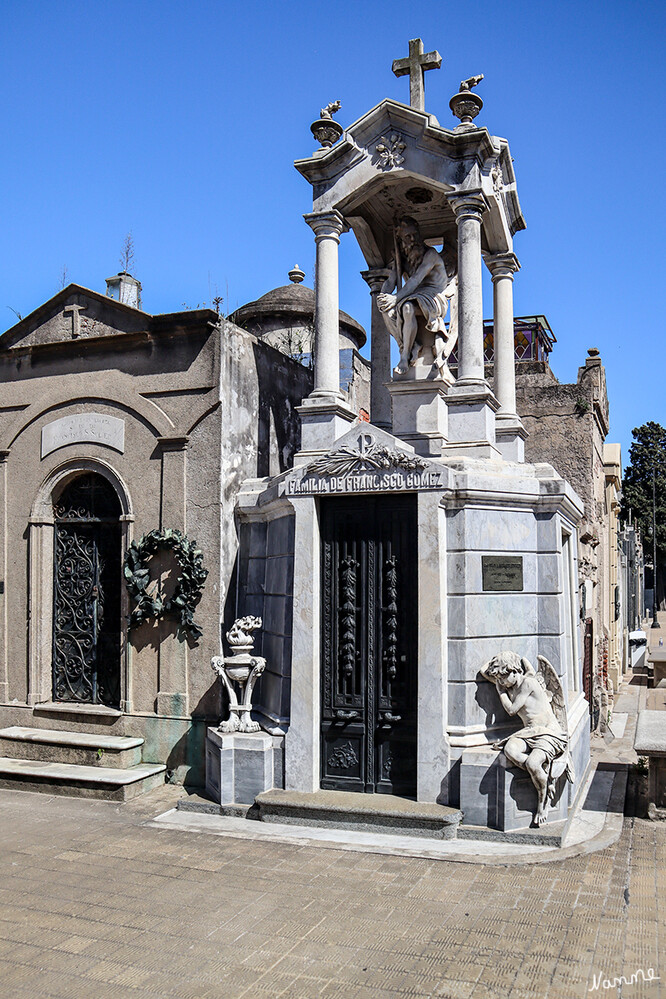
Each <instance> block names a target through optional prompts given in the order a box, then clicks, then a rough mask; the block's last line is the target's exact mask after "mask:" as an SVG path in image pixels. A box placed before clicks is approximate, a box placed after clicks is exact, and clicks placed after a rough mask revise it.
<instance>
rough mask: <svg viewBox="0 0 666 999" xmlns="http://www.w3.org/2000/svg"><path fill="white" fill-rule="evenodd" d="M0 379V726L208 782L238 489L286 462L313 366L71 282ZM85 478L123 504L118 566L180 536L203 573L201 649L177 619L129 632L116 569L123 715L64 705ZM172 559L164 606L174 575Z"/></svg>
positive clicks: (196, 318) (16, 344)
mask: <svg viewBox="0 0 666 999" xmlns="http://www.w3.org/2000/svg"><path fill="white" fill-rule="evenodd" d="M0 382H1V383H2V400H1V404H0V449H1V461H0V518H1V519H0V537H1V538H2V544H1V545H0V559H1V560H2V565H1V567H0V578H2V580H3V581H4V595H3V596H2V597H0V600H2V606H1V613H0V697H1V701H2V703H1V704H0V725H4V726H7V725H21V726H32V727H42V728H50V729H64V728H67V729H70V730H71V729H72V727H77V726H78V727H79V728H80V729H81V730H82V731H85V732H98V731H104V732H106V733H108V734H114V735H131V736H141V737H143V738H144V739H145V740H146V741H145V746H144V753H143V759H144V761H153V762H161V763H166V765H167V767H168V768H169V770H171V771H175V772H176V776H177V779H180V780H189V781H190V782H192V783H194V784H201V783H202V773H201V770H202V766H203V759H204V752H203V740H204V734H205V729H206V726H207V725H209V724H211V723H212V722H215V723H216V722H217V721H219V717H220V690H219V684H218V682H217V680H216V678H215V676H214V675H213V674H212V672H211V669H210V660H211V657H212V656H213V655H218V654H219V652H220V640H221V635H220V628H221V625H222V623H223V622H224V621H225V617H226V619H227V621H230V620H232V619H233V616H234V613H235V589H234V586H235V582H234V579H235V577H234V564H235V559H236V551H237V544H238V542H237V529H236V525H235V521H234V506H235V501H236V496H237V494H238V492H239V489H240V486H241V483H242V482H244V481H245V480H246V479H247V478H248V477H256V476H267V475H275V474H278V473H279V472H281V471H283V470H284V469H286V468H287V467H289V466H290V464H291V459H292V455H293V453H294V451H295V450H296V449H297V448H298V445H299V440H300V421H299V419H298V415H297V413H296V410H295V407H296V406H298V405H299V404H300V402H301V400H302V398H303V396H305V395H306V394H307V393H308V391H309V390H310V388H311V384H312V378H311V374H310V372H308V371H307V370H306V369H305V368H304V367H303V366H302V365H300V364H298V363H296V362H295V361H293V360H291V359H290V358H288V357H285V356H284V355H283V354H281V353H280V352H279V351H277V350H275V349H274V348H273V347H271V346H269V345H268V344H265V343H262V342H261V341H259V340H257V338H256V337H254V336H253V335H252V334H250V333H248V332H246V331H244V330H241V329H240V328H239V327H237V326H235V325H234V324H233V323H231V322H229V321H227V320H225V319H223V318H221V317H220V316H218V315H217V314H216V313H215V312H213V311H211V310H208V309H200V310H196V311H192V312H183V313H176V314H172V315H161V316H151V315H148V314H146V313H144V312H141V311H139V310H138V309H135V308H131V307H129V306H127V305H124V304H123V303H121V302H118V301H114V300H112V299H111V298H109V297H106V296H104V295H101V294H98V293H97V292H94V291H89V290H87V289H85V288H82V287H79V286H78V285H70V286H69V287H67V288H65V289H64V290H63V291H62V292H60V293H59V294H58V295H56V296H55V297H54V298H52V299H51V300H50V301H48V302H46V303H45V304H44V305H42V306H40V308H38V309H37V310H36V311H35V312H33V313H32V314H31V315H29V316H27V317H26V318H25V319H23V320H21V322H19V323H18V324H17V325H16V326H14V327H13V328H12V329H10V330H8V331H7V332H6V333H5V334H4V335H3V336H2V338H0ZM82 475H88V476H92V477H98V479H96V480H94V481H98V480H104V481H105V482H106V483H108V484H110V485H111V487H112V490H113V492H114V493H115V495H116V496H117V499H118V503H119V508H120V510H121V515H120V527H119V532H120V533H119V538H120V541H119V544H120V549H121V550H120V552H119V553H118V557H119V558H120V556H121V555H122V554H123V553H124V552H125V550H126V549H127V546H128V545H129V543H130V542H131V541H132V540H133V539H134V540H138V539H140V538H141V537H142V536H143V535H145V534H146V533H147V532H149V531H151V530H154V529H160V528H165V529H169V528H171V529H177V530H179V531H182V532H184V533H185V534H186V535H187V536H188V537H189V538H191V539H196V541H197V542H198V545H199V547H200V548H201V550H202V552H203V562H204V566H205V568H206V569H207V570H208V579H207V581H206V585H205V586H204V590H203V595H202V599H201V602H200V604H199V605H198V607H197V608H196V611H195V621H196V623H197V624H198V626H199V627H200V628H201V629H202V631H203V635H202V637H201V639H200V640H199V641H194V642H193V641H191V640H188V639H186V638H185V636H184V635H183V634H182V632H181V631H180V630H179V628H178V626H177V622H176V621H175V619H173V618H172V617H170V616H166V617H164V618H162V619H161V620H159V621H155V620H152V621H147V622H145V623H144V624H142V625H141V626H139V627H137V628H135V629H133V630H132V631H128V626H127V616H128V614H129V611H130V609H131V608H130V602H129V598H128V594H127V592H126V589H125V586H124V584H123V582H122V580H121V578H120V575H119V576H118V578H117V587H118V589H119V590H120V603H121V614H120V619H119V622H118V627H119V631H120V635H119V642H120V662H119V665H118V668H119V670H120V677H119V683H120V696H119V703H118V705H117V707H118V709H119V710H116V711H115V712H114V711H113V710H111V711H110V710H109V709H108V708H107V709H105V710H102V708H101V707H100V706H99V705H96V704H94V703H80V704H79V703H75V702H73V701H71V699H70V703H68V704H65V705H64V708H65V709H66V710H63V705H62V704H59V703H53V702H54V701H56V698H55V697H54V696H53V687H52V660H53V648H54V624H53V617H54V532H55V529H56V528H55V526H54V524H55V518H54V502H57V499H58V497H59V496H60V494H61V493H62V491H63V489H65V488H66V487H67V485H68V484H69V483H71V482H73V481H75V480H76V479H77V477H80V476H82ZM166 563H167V564H163V565H162V575H163V576H164V573H165V572H166V578H165V579H163V581H162V585H163V587H164V589H165V592H166V593H167V596H168V591H169V587H171V588H173V586H174V585H175V577H176V576H177V574H178V565H177V564H176V565H174V564H173V563H172V564H171V565H170V566H169V564H168V559H167V560H166ZM119 564H120V563H119ZM75 571H76V570H75ZM26 613H27V627H26ZM93 701H94V698H93Z"/></svg>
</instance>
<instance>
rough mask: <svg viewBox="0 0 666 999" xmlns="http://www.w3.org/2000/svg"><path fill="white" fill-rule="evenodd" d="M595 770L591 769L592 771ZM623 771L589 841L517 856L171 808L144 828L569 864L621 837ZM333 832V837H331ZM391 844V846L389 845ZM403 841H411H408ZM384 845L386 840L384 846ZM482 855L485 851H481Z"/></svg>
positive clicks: (494, 861) (427, 855)
mask: <svg viewBox="0 0 666 999" xmlns="http://www.w3.org/2000/svg"><path fill="white" fill-rule="evenodd" d="M595 769H596V768H595ZM627 779H628V767H620V769H618V770H617V771H616V773H615V776H614V779H613V787H612V789H611V793H610V796H609V801H608V806H607V810H606V817H605V820H604V825H603V829H602V830H601V832H599V833H597V834H596V835H594V836H592V837H591V838H590V839H587V840H582V841H581V842H579V843H575V844H572V845H571V846H567V847H545V846H541V847H532V851H533V852H531V853H522V854H521V853H520V851H521V850H522V849H523V847H522V845H518V844H516V845H515V848H514V850H513V851H511V852H503V853H495V852H492V850H493V847H499V846H504V844H497V843H493V844H491V843H489V842H488V841H481V840H477V841H475V840H467V839H466V840H464V841H463V840H449V841H441V842H440V843H438V845H437V846H435V842H436V841H433V840H428V841H422V842H421V843H418V842H415V841H414V840H415V838H414V837H400V836H395V835H391V834H381V835H380V834H374V835H373V834H356V835H353V834H351V833H346V834H345V836H344V838H343V836H342V835H339V834H341V833H342V830H328V832H329V833H330V834H331V835H330V838H326V839H324V838H322V836H321V835H319V836H314V835H311V833H314V832H315V829H314V828H312V827H307V826H285V825H280V824H278V823H265V824H264V823H261V822H256V821H253V820H247V819H238V818H230V817H228V816H220V815H219V814H218V815H211V814H205V813H201V812H198V813H196V812H191V811H189V812H188V811H184V810H180V811H179V810H177V809H170V810H169V811H168V812H164V813H162V814H161V815H158V816H156V817H155V818H153V819H149V820H147V821H146V822H145V823H143V824H144V825H147V826H150V827H152V828H157V829H170V830H172V831H177V830H180V831H181V832H193V833H204V834H208V835H216V836H228V837H231V838H234V839H244V840H246V841H248V840H255V839H259V840H263V841H264V842H266V841H270V840H272V841H274V842H278V843H290V844H292V845H293V846H296V847H302V846H308V847H320V848H323V849H329V850H344V851H351V852H359V853H376V854H380V855H384V856H402V857H410V858H412V859H414V858H417V859H423V860H440V861H452V862H454V863H462V864H487V865H490V866H508V865H524V864H544V863H552V862H553V861H561V860H568V859H570V858H572V857H579V856H583V855H585V854H588V853H595V852H597V851H598V850H604V849H606V848H607V847H609V846H612V845H613V844H614V843H615V842H617V840H618V839H619V837H620V834H621V832H622V825H623V822H624V800H625V795H626V789H627ZM316 831H317V832H318V833H320V834H321V833H322V832H323V830H321V828H319V829H317V830H316ZM336 834H338V835H336ZM391 840H394V841H395V842H394V843H391V842H390V841H391ZM408 840H411V842H409V841H408ZM387 841H388V842H387ZM463 842H464V844H465V847H466V848H467V849H468V850H469V849H473V848H474V847H476V848H478V850H479V852H478V853H472V852H465V853H462V852H460V853H456V852H454V851H455V847H456V844H460V843H463ZM481 851H487V852H481Z"/></svg>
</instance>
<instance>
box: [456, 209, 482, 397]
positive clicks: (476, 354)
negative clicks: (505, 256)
mask: <svg viewBox="0 0 666 999" xmlns="http://www.w3.org/2000/svg"><path fill="white" fill-rule="evenodd" d="M449 202H450V204H451V207H452V208H453V211H454V212H455V216H456V223H457V225H458V383H461V382H462V383H475V382H483V380H484V377H485V376H484V361H483V294H482V286H481V274H482V268H481V217H482V215H483V213H484V211H485V208H486V201H485V198H484V197H483V195H482V194H478V193H476V194H468V195H467V194H460V195H456V196H455V197H450V198H449Z"/></svg>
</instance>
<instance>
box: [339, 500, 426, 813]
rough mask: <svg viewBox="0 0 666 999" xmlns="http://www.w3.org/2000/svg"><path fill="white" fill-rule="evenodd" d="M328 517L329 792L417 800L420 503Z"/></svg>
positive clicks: (360, 504) (351, 509) (358, 508)
mask: <svg viewBox="0 0 666 999" xmlns="http://www.w3.org/2000/svg"><path fill="white" fill-rule="evenodd" d="M320 513H321V538H322V728H321V753H322V756H321V786H322V787H323V788H334V789H336V790H348V791H367V792H379V793H383V794H399V795H403V796H415V794H416V722H417V718H416V715H417V706H416V696H417V654H418V649H417V630H416V615H417V574H416V545H417V539H416V496H415V495H409V494H407V495H402V496H399V497H384V496H379V497H373V496H363V497H354V498H349V499H325V500H322V501H321V509H320Z"/></svg>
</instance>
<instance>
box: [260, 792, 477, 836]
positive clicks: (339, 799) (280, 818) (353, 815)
mask: <svg viewBox="0 0 666 999" xmlns="http://www.w3.org/2000/svg"><path fill="white" fill-rule="evenodd" d="M256 804H257V806H258V808H259V818H260V820H261V821H262V822H284V823H287V824H293V825H304V826H328V827H329V828H332V829H357V830H363V831H365V832H368V831H371V832H381V833H395V834H400V835H401V836H427V837H431V838H432V839H455V837H456V830H457V828H458V825H459V823H460V822H461V820H462V812H461V811H460V810H459V809H458V808H449V807H447V806H446V805H436V804H434V803H433V804H431V803H429V802H422V801H412V800H411V799H409V798H398V797H396V796H394V795H391V794H358V793H355V792H352V791H314V792H313V793H306V792H302V791H283V790H281V789H274V790H272V791H264V792H263V793H262V794H259V795H257V798H256Z"/></svg>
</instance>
